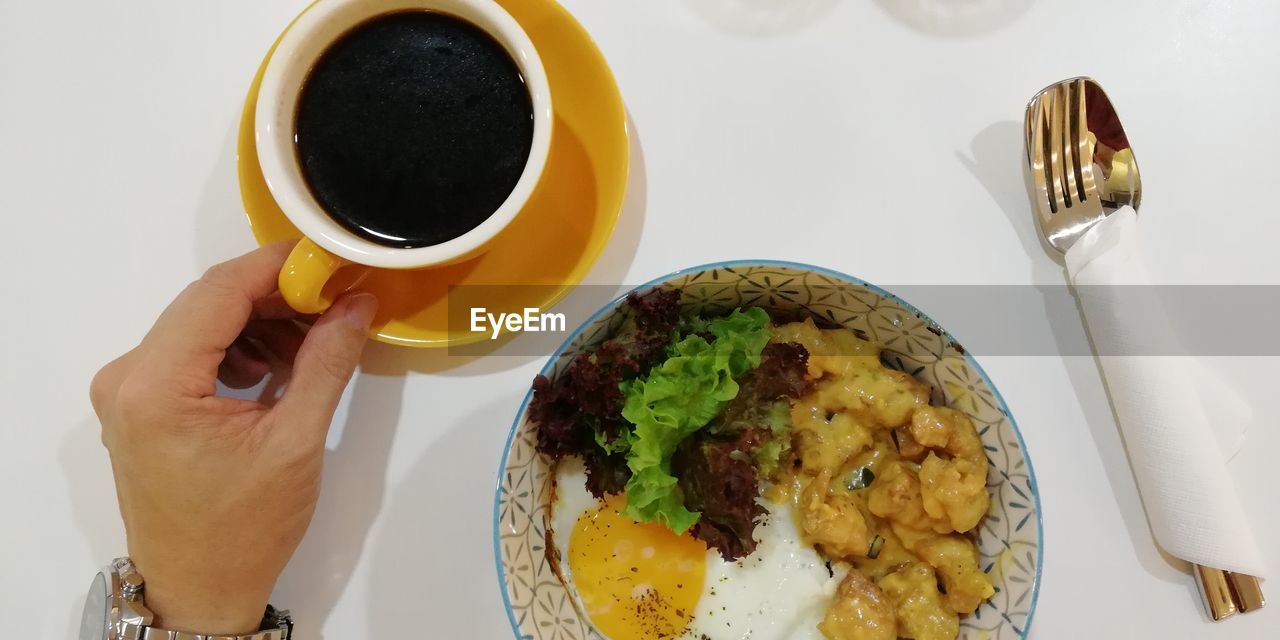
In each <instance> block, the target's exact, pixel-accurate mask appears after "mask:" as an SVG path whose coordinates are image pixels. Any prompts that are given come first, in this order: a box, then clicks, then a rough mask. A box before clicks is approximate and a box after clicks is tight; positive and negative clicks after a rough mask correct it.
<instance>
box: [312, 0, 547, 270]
mask: <svg viewBox="0 0 1280 640" xmlns="http://www.w3.org/2000/svg"><path fill="white" fill-rule="evenodd" d="M295 122H296V125H295V126H296V131H295V133H296V136H295V138H294V140H295V141H296V146H297V153H298V161H299V163H300V164H301V166H302V174H303V176H304V177H305V178H306V181H307V185H308V186H309V187H310V189H311V193H312V195H313V196H315V198H316V200H317V201H318V202H319V203H320V205H321V206H322V207H324V209H325V211H327V212H328V213H329V216H330V217H332V218H333V219H334V220H336V221H337V222H338V223H340V224H342V225H343V226H344V227H346V228H347V229H349V230H351V231H352V232H353V233H356V234H357V235H360V236H362V237H365V238H368V239H369V240H372V241H373V242H377V243H379V244H383V245H387V246H392V247H424V246H428V245H433V244H439V243H441V242H445V241H447V240H452V239H453V238H456V237H458V236H460V235H462V234H464V233H466V232H468V231H470V230H472V229H474V228H475V227H476V226H477V225H479V224H480V223H481V222H484V220H485V219H486V218H488V217H489V216H490V215H491V214H493V212H494V211H495V210H496V209H497V208H498V206H499V205H501V204H502V202H503V201H504V200H506V199H507V196H508V195H510V194H511V190H512V188H514V187H515V184H516V182H517V181H518V180H519V178H520V173H521V172H522V171H523V170H524V166H525V162H526V161H527V160H528V158H529V147H530V145H531V144H532V141H533V106H532V104H531V103H530V100H529V91H528V89H527V88H525V84H524V78H523V77H522V76H521V75H520V70H519V69H518V68H517V67H516V64H515V62H514V61H513V60H512V59H511V57H510V56H509V55H508V54H507V52H506V50H505V49H503V47H502V45H501V44H498V42H497V41H496V40H494V39H493V37H492V36H490V35H489V34H487V33H485V32H484V31H482V30H481V29H480V28H478V27H476V26H475V25H472V24H471V23H469V22H466V21H464V20H461V19H459V18H455V17H452V16H447V15H443V14H439V13H431V12H426V11H405V12H399V13H391V14H387V15H384V16H380V17H377V18H374V19H372V20H369V21H368V22H365V23H362V24H360V25H358V26H356V27H355V28H353V29H352V30H351V31H349V32H347V33H346V34H345V35H343V36H342V37H341V38H339V39H338V40H337V41H335V42H334V43H333V44H332V45H331V46H330V47H329V49H328V50H326V51H325V52H324V54H323V55H321V56H320V59H319V60H318V61H317V62H316V64H315V67H314V68H312V70H311V73H310V75H309V76H308V77H307V80H306V82H305V83H304V85H303V89H302V94H301V95H300V96H299V98H298V110H297V117H296V118H295Z"/></svg>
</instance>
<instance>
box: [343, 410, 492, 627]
mask: <svg viewBox="0 0 1280 640" xmlns="http://www.w3.org/2000/svg"><path fill="white" fill-rule="evenodd" d="M516 398H517V392H516V391H513V392H511V393H508V394H500V395H498V396H497V397H495V399H494V400H493V401H492V402H488V403H485V404H481V405H478V406H476V407H475V409H474V411H473V412H472V413H470V414H469V415H467V417H466V418H464V419H462V420H461V421H459V422H458V423H457V424H455V425H453V427H452V428H451V429H449V430H448V431H445V432H443V433H441V434H440V436H439V437H438V438H437V439H436V440H435V441H434V442H432V443H431V444H430V445H429V446H428V447H427V449H426V450H425V452H424V453H423V455H422V457H421V458H420V459H419V460H418V462H417V464H415V465H414V466H413V468H412V469H411V470H410V471H409V473H408V474H407V475H406V476H405V477H404V480H402V481H401V483H400V484H399V486H397V487H396V488H395V490H394V492H393V493H392V494H391V496H390V499H389V500H388V502H387V508H386V510H385V511H384V512H383V515H382V522H381V525H380V526H379V529H378V531H379V535H378V537H377V538H376V539H375V540H374V541H373V542H372V544H371V547H372V554H371V558H370V559H369V563H368V564H369V583H370V586H369V595H368V598H369V601H368V603H367V611H368V615H369V621H368V624H367V627H366V628H367V630H368V637H371V638H393V637H402V636H406V635H413V634H412V633H411V632H412V631H413V630H415V629H416V630H419V634H422V633H424V632H422V631H421V630H422V629H427V628H429V629H430V630H431V633H430V634H429V635H431V637H436V638H502V637H510V635H511V628H510V625H509V624H508V622H507V618H506V616H505V615H504V614H503V613H502V603H501V596H500V594H499V591H498V584H497V578H496V575H497V574H496V571H497V570H496V568H495V565H494V562H495V558H494V551H493V546H492V543H491V540H492V537H493V531H492V526H493V500H494V491H495V487H496V483H497V469H498V460H499V458H500V456H501V454H502V445H503V443H504V442H505V441H506V437H507V433H508V431H507V428H506V425H508V424H509V421H510V420H511V407H512V405H513V403H514V402H515V401H516ZM423 625H427V626H425V627H424V626H423ZM423 637H425V636H423Z"/></svg>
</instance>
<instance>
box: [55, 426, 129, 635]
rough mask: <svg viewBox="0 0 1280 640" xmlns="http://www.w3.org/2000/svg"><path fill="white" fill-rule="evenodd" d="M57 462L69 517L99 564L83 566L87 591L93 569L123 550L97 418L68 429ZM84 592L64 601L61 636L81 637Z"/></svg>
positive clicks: (117, 513)
mask: <svg viewBox="0 0 1280 640" xmlns="http://www.w3.org/2000/svg"><path fill="white" fill-rule="evenodd" d="M58 463H59V465H60V466H61V467H62V477H63V478H64V479H65V480H66V483H67V487H66V491H67V498H68V499H69V502H70V503H71V518H72V521H74V522H75V523H76V527H77V528H78V529H80V532H81V534H82V535H83V536H84V541H85V546H87V547H88V548H89V555H90V557H91V558H93V559H94V561H95V562H98V563H100V564H99V566H94V567H91V568H90V567H86V568H85V571H84V585H83V586H84V589H85V591H88V589H89V580H90V578H92V577H93V574H92V572H93V571H97V570H98V569H99V568H100V567H101V565H106V564H107V562H108V561H110V560H111V558H115V557H118V556H120V555H123V554H124V550H125V537H124V525H123V524H122V523H121V521H120V508H119V507H118V506H117V502H116V487H115V484H114V483H113V482H112V481H111V461H110V458H108V457H107V450H106V448H104V447H103V446H102V429H101V427H100V426H99V425H98V419H97V418H94V417H89V418H86V419H85V420H84V421H83V422H82V423H81V424H80V425H79V426H77V427H76V428H74V429H71V430H70V431H69V432H68V433H67V436H66V437H65V438H64V439H63V440H62V444H61V445H59V447H58ZM83 606H84V599H83V596H82V595H81V596H77V597H74V598H73V599H72V601H71V602H69V603H67V609H66V613H67V618H68V631H67V633H66V635H65V636H64V637H67V638H78V637H80V636H79V634H80V613H81V609H82V607H83Z"/></svg>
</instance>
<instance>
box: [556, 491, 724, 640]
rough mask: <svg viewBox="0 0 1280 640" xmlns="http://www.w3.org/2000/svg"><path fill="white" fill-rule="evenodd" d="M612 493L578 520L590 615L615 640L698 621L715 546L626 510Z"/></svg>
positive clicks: (572, 540)
mask: <svg viewBox="0 0 1280 640" xmlns="http://www.w3.org/2000/svg"><path fill="white" fill-rule="evenodd" d="M625 508H626V498H625V497H624V496H610V497H609V499H608V500H607V501H606V502H605V503H604V504H603V505H601V506H600V507H599V508H597V509H592V510H588V511H587V512H586V513H584V514H582V516H580V517H579V518H578V522H577V524H576V525H574V528H573V533H572V534H570V536H569V569H570V571H571V572H572V576H573V584H574V587H575V588H576V589H577V591H578V597H579V598H581V600H582V605H583V608H584V609H585V610H586V614H587V616H589V617H590V618H591V622H592V623H593V624H595V626H596V628H597V629H598V630H599V631H600V632H601V633H602V634H604V636H605V637H606V638H609V639H610V640H650V639H652V638H673V637H676V636H677V635H679V634H680V633H681V632H682V631H684V629H685V627H687V626H688V625H689V622H690V620H692V619H693V609H694V605H696V604H697V603H698V596H699V595H701V594H702V583H703V580H704V579H705V577H706V572H707V567H706V558H707V547H706V545H705V544H703V543H702V542H701V541H699V540H696V539H694V538H693V537H692V536H678V535H676V534H675V533H673V532H672V531H671V530H670V529H668V528H666V527H664V526H662V525H661V524H657V523H638V522H635V521H634V520H632V519H631V518H630V517H628V516H626V515H624V514H623V513H622V511H623V509H625Z"/></svg>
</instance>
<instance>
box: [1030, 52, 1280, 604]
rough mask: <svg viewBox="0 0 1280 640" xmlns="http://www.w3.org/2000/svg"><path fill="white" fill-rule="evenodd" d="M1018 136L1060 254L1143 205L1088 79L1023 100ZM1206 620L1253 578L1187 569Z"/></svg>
mask: <svg viewBox="0 0 1280 640" xmlns="http://www.w3.org/2000/svg"><path fill="white" fill-rule="evenodd" d="M1025 122H1026V127H1025V131H1024V135H1025V140H1024V141H1025V144H1026V151H1027V168H1028V170H1029V171H1030V182H1029V188H1030V190H1031V194H1030V195H1031V201H1032V203H1033V206H1034V207H1035V210H1036V223H1037V225H1038V226H1039V227H1040V232H1041V234H1043V236H1044V238H1045V240H1046V241H1047V242H1048V243H1049V245H1050V246H1051V247H1053V248H1054V249H1056V250H1058V251H1060V252H1062V253H1066V251H1067V249H1070V248H1071V245H1073V244H1075V242H1076V240H1078V239H1079V238H1080V237H1081V236H1082V235H1084V233H1085V232H1086V231H1088V230H1089V228H1090V227H1092V226H1093V225H1094V224H1096V223H1097V222H1098V221H1100V220H1102V219H1103V218H1105V217H1106V216H1108V215H1110V214H1111V213H1112V212H1114V211H1115V210H1117V209H1119V208H1121V207H1123V206H1126V205H1127V206H1131V207H1133V209H1134V211H1137V209H1138V206H1139V205H1140V204H1141V202H1142V179H1141V176H1140V175H1139V173H1138V162H1137V160H1136V159H1135V158H1134V155H1133V149H1132V148H1130V146H1129V140H1128V138H1127V137H1126V136H1125V133H1124V127H1123V126H1121V124H1120V118H1119V117H1118V116H1117V115H1116V111H1115V108H1114V107H1112V105H1111V100H1110V99H1109V98H1107V94H1106V92H1104V91H1103V90H1102V87H1101V86H1100V85H1099V84H1098V83H1097V82H1095V81H1094V80H1093V79H1092V78H1086V77H1079V78H1071V79H1069V80H1063V81H1062V82H1058V83H1056V84H1052V85H1049V86H1048V87H1046V88H1045V89H1044V90H1042V91H1041V92H1040V93H1037V94H1036V95H1035V97H1034V98H1032V99H1031V102H1029V103H1027V113H1026V121H1025ZM1191 573H1192V574H1193V575H1194V576H1195V579H1196V583H1197V584H1199V585H1200V593H1201V597H1202V600H1203V602H1204V605H1205V610H1206V611H1207V612H1208V614H1209V617H1210V618H1213V619H1214V620H1223V619H1225V618H1228V617H1230V616H1233V615H1235V614H1236V613H1245V612H1249V611H1254V610H1256V609H1260V608H1262V606H1263V605H1264V604H1266V601H1265V600H1264V599H1263V596H1262V590H1261V588H1260V587H1259V586H1258V579H1257V578H1255V577H1254V576H1250V575H1245V574H1242V573H1231V572H1229V571H1223V570H1221V569H1214V568H1212V567H1205V566H1201V565H1193V566H1192V571H1191Z"/></svg>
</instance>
